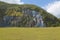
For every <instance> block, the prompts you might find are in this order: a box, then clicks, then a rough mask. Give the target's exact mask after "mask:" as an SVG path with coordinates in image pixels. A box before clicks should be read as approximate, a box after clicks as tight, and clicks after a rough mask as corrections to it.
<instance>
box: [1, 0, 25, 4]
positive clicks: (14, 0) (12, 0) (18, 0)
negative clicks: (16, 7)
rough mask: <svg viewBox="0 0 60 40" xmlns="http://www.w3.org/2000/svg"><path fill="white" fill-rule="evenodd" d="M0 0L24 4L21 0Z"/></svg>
mask: <svg viewBox="0 0 60 40" xmlns="http://www.w3.org/2000/svg"><path fill="white" fill-rule="evenodd" d="M0 1H3V2H7V3H10V4H24V2H21V0H0Z"/></svg>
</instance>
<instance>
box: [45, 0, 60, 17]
mask: <svg viewBox="0 0 60 40" xmlns="http://www.w3.org/2000/svg"><path fill="white" fill-rule="evenodd" d="M45 8H46V10H47V12H49V13H51V14H53V15H55V16H56V17H60V1H55V2H53V3H49V4H48V5H47V6H46V7H45Z"/></svg>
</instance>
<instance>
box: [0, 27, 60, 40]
mask: <svg viewBox="0 0 60 40" xmlns="http://www.w3.org/2000/svg"><path fill="white" fill-rule="evenodd" d="M0 40H60V28H0Z"/></svg>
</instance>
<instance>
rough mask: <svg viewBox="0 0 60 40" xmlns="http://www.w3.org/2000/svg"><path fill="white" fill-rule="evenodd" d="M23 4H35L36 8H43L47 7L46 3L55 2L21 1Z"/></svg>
mask: <svg viewBox="0 0 60 40" xmlns="http://www.w3.org/2000/svg"><path fill="white" fill-rule="evenodd" d="M22 1H23V2H24V3H25V4H35V5H37V6H40V7H43V6H45V5H48V3H52V2H54V1H55V0H45V1H44V0H22Z"/></svg>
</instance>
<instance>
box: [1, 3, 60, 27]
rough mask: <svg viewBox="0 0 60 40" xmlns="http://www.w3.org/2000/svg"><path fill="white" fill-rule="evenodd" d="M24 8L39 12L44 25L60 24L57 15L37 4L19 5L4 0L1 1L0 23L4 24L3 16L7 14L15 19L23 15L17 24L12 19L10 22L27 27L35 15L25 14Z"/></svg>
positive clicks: (54, 25)
mask: <svg viewBox="0 0 60 40" xmlns="http://www.w3.org/2000/svg"><path fill="white" fill-rule="evenodd" d="M23 8H27V9H30V10H35V11H37V12H39V13H40V14H41V16H42V18H43V21H44V26H46V27H52V26H53V27H56V26H60V20H59V19H58V18H57V17H55V16H54V15H52V14H50V13H48V12H46V11H45V10H44V9H42V8H40V7H38V6H36V5H32V4H23V5H17V4H7V3H4V2H0V24H3V18H4V17H5V16H13V17H15V19H16V17H21V18H20V19H19V18H17V19H18V20H20V21H19V22H18V23H17V24H16V23H15V21H11V22H10V23H9V24H10V26H11V25H13V26H19V27H22V26H23V27H25V26H26V25H28V24H27V23H29V21H30V20H31V19H33V17H32V16H31V15H28V14H26V15H27V16H25V15H24V13H22V11H23V10H22V9H23ZM29 24H30V23H29ZM33 26H34V25H33Z"/></svg>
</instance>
